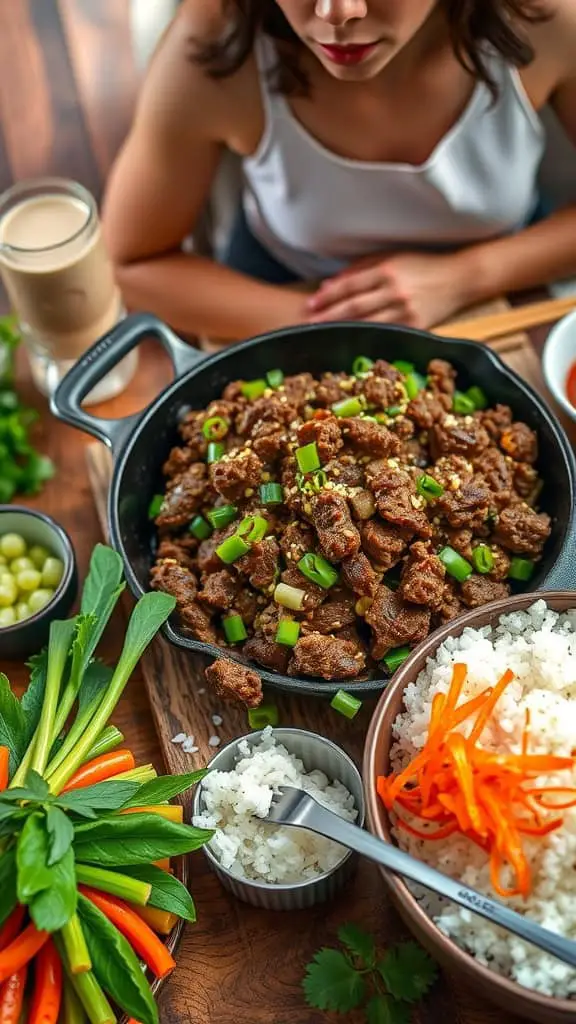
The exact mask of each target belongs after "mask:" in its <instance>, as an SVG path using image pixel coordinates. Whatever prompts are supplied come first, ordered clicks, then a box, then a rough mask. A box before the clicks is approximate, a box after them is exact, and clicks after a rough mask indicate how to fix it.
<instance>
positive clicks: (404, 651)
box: [382, 647, 411, 672]
mask: <svg viewBox="0 0 576 1024" xmlns="http://www.w3.org/2000/svg"><path fill="white" fill-rule="evenodd" d="M410 654H411V650H410V648H409V647H394V648H393V649H392V650H391V651H388V654H385V655H384V657H383V658H382V662H383V664H384V665H385V666H386V668H387V669H388V671H389V672H395V671H396V669H397V668H400V665H403V664H404V662H405V661H406V659H407V658H409V657H410Z"/></svg>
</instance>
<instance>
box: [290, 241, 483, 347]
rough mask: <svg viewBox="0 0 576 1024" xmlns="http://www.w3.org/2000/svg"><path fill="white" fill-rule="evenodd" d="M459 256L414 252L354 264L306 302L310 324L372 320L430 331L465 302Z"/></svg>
mask: <svg viewBox="0 0 576 1024" xmlns="http://www.w3.org/2000/svg"><path fill="white" fill-rule="evenodd" d="M462 257H463V254H461V253H451V254H448V255H445V254H441V255H437V254H432V255H431V254H429V253H421V252H413V253H399V254H397V255H392V256H387V257H385V258H382V257H379V258H375V257H374V256H372V257H366V258H365V259H363V260H358V261H357V262H355V263H354V264H353V265H352V266H351V267H349V268H348V269H347V270H345V271H343V273H341V274H338V275H337V276H336V277H333V278H329V279H328V280H326V281H324V282H323V283H322V284H321V285H320V287H319V288H318V290H317V291H316V292H315V293H314V295H312V296H311V297H310V298H309V299H308V302H307V310H308V322H310V323H320V322H322V321H326V320H375V321H378V322H379V323H397V324H405V325H407V326H409V327H419V328H421V329H426V328H428V327H434V326H436V325H437V324H440V323H442V322H443V321H445V320H447V319H448V318H450V317H451V316H453V315H454V314H455V313H457V312H459V310H461V309H462V308H463V307H464V306H466V305H468V304H469V297H468V294H467V288H466V277H467V273H466V265H465V260H464V259H463V258H462Z"/></svg>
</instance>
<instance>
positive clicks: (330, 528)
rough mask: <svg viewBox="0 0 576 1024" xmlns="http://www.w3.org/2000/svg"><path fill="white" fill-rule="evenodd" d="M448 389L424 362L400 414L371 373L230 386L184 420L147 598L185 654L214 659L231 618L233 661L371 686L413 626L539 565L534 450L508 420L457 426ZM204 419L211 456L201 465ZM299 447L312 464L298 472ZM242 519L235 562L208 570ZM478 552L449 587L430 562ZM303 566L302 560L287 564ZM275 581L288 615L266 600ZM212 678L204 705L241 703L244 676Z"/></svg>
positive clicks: (504, 588)
mask: <svg viewBox="0 0 576 1024" xmlns="http://www.w3.org/2000/svg"><path fill="white" fill-rule="evenodd" d="M422 369H424V368H422ZM455 389H456V371H455V370H454V368H453V367H452V366H451V365H450V364H449V363H447V362H445V361H444V360H441V359H434V360H432V361H431V362H430V364H429V366H428V367H427V384H426V386H425V388H423V389H421V390H420V391H419V392H418V393H417V394H416V395H414V394H413V393H412V397H411V398H410V399H409V398H408V395H407V389H406V380H405V376H404V374H403V372H402V371H400V370H398V368H397V367H395V366H392V365H391V364H390V363H388V362H386V361H385V360H383V359H380V360H377V361H376V362H375V363H374V364H373V366H372V367H371V368H369V369H368V371H367V372H365V373H364V372H362V373H360V374H359V375H357V376H355V375H351V374H347V373H325V374H323V375H322V377H321V379H319V380H316V379H315V378H314V377H313V376H312V375H311V374H310V373H301V374H298V375H297V376H293V377H286V378H285V379H284V382H283V383H282V384H281V385H280V386H279V387H277V388H275V389H274V388H267V389H266V390H265V391H264V393H263V394H262V393H261V394H260V395H259V397H257V398H255V399H250V398H248V397H247V396H246V395H245V394H244V393H243V382H242V381H234V382H232V383H231V384H229V385H227V387H226V388H225V390H224V393H223V396H222V398H219V399H216V400H215V401H213V402H211V403H210V404H209V405H208V406H207V408H206V409H204V410H192V411H191V412H189V413H187V414H186V416H185V417H184V418H183V420H182V422H181V423H180V426H179V428H178V430H179V434H180V438H181V442H180V444H178V445H176V446H175V447H173V448H172V450H171V451H170V452H169V455H168V457H167V459H166V462H165V464H164V467H163V468H164V474H165V477H166V488H165V495H164V500H163V504H162V508H161V510H160V514H159V515H158V517H157V519H156V526H157V528H158V544H157V550H156V561H155V565H154V567H153V569H152V573H151V584H152V586H153V587H154V588H155V589H159V590H165V591H166V592H168V593H171V594H173V595H174V596H175V598H176V601H177V614H178V615H179V617H180V621H181V623H182V625H183V626H184V627H185V628H186V629H187V630H188V631H189V632H190V633H192V635H194V636H195V637H196V638H197V639H199V640H201V641H203V642H204V641H208V642H210V643H215V644H219V645H220V646H223V647H224V646H226V638H225V634H224V630H223V625H222V619H223V617H224V616H225V615H226V614H229V613H233V614H235V615H239V616H240V617H241V618H242V620H243V622H244V626H245V628H246V633H247V639H246V640H245V641H244V643H243V644H238V645H236V647H235V650H237V651H238V652H239V653H242V654H243V655H244V656H245V657H246V658H249V659H252V660H253V661H254V662H256V663H258V664H259V665H262V666H264V667H265V668H267V669H269V670H271V671H274V672H279V673H282V674H285V673H289V674H292V675H304V676H308V675H309V676H314V677H317V678H321V679H326V680H336V679H342V680H348V681H350V680H353V679H355V678H357V677H358V676H359V675H360V674H361V673H362V672H364V671H365V670H366V666H367V665H368V667H369V668H370V670H371V671H372V670H373V671H377V672H379V673H380V672H382V668H381V667H380V666H374V662H379V661H381V659H382V658H383V657H384V656H385V654H386V653H387V652H388V651H390V650H391V649H393V648H396V647H403V646H414V645H415V644H417V643H418V642H419V641H420V640H422V639H423V638H424V637H425V636H426V634H427V633H428V631H429V629H430V627H431V625H433V626H435V625H437V624H439V623H440V622H445V621H448V620H449V619H451V618H453V617H454V616H456V615H459V614H461V613H462V612H463V611H465V610H466V608H471V607H477V606H478V605H481V604H484V603H485V602H487V601H490V600H493V599H494V598H496V597H500V596H504V595H505V594H507V593H508V591H509V583H508V582H507V581H508V576H509V570H510V560H511V557H512V556H514V555H519V556H522V557H524V558H530V559H534V560H537V559H539V558H540V557H541V555H542V551H543V548H544V544H545V542H546V540H547V538H548V537H549V535H550V531H551V522H550V518H549V516H547V515H546V514H545V513H542V512H539V510H538V508H537V502H538V500H539V496H540V491H541V487H542V483H541V480H540V477H539V473H538V468H537V457H538V441H537V437H536V435H535V434H534V432H533V431H532V430H531V429H530V427H529V426H527V425H526V424H524V423H521V422H518V421H515V420H514V417H513V414H512V411H511V410H510V409H509V408H508V406H504V405H497V406H495V407H494V408H490V409H485V410H481V411H478V412H476V413H474V414H472V415H465V416H462V415H459V414H457V413H456V412H454V409H453V404H454V394H455ZM337 403H349V404H350V403H351V404H352V406H351V409H348V410H347V409H346V405H345V404H344V406H343V407H342V406H341V405H340V404H338V405H337ZM343 411H344V412H347V413H348V415H344V416H343V415H339V413H341V412H343ZM355 411H356V412H357V414H356V415H354V414H352V415H350V414H349V413H350V412H352V413H354V412H355ZM213 418H217V419H218V420H219V424H218V433H221V434H223V436H222V437H219V438H218V441H220V443H221V444H222V449H221V450H220V452H218V453H217V455H216V458H215V461H212V462H211V464H210V465H207V457H208V439H207V437H206V436H205V427H206V421H207V420H209V419H213ZM207 432H208V433H209V432H210V431H207ZM302 447H309V452H308V454H309V455H310V454H311V453H312V455H313V458H312V464H311V466H310V468H308V469H307V467H306V466H305V465H301V463H300V459H299V457H298V449H299V448H302ZM218 455H219V456H220V457H218ZM213 456H214V451H213V450H212V451H211V454H210V458H213ZM426 477H429V478H432V484H431V486H432V490H430V481H428V482H426ZM223 506H233V507H232V508H231V509H230V510H229V514H230V516H231V519H230V521H229V522H226V524H225V525H224V526H222V527H219V528H217V529H216V530H215V531H214V532H213V533H212V535H211V536H209V537H207V538H205V539H203V540H199V539H197V537H196V536H195V535H194V527H192V533H191V532H190V528H191V524H192V523H193V521H194V519H195V517H197V516H198V515H201V516H202V517H203V519H204V520H205V521H206V525H205V526H204V527H201V528H200V529H201V531H202V532H201V535H202V533H204V532H205V531H206V530H207V529H210V526H209V525H208V523H209V520H210V516H209V513H211V512H213V511H215V510H217V509H222V507H223ZM243 520H246V521H247V522H245V523H244V524H243V530H242V534H241V539H242V540H243V541H244V544H247V546H248V550H246V548H245V547H243V545H242V544H240V546H239V547H238V545H236V546H237V550H236V551H233V553H232V555H230V556H229V555H228V554H222V552H221V545H222V544H223V543H225V542H227V541H229V540H230V539H231V538H234V537H235V534H236V532H237V530H238V527H239V525H240V523H241V522H242V521H243ZM247 538H249V539H247ZM237 540H238V538H236V541H237ZM479 544H483V545H487V546H488V547H489V548H490V550H491V552H492V557H493V560H494V565H493V567H492V569H491V570H490V572H488V573H486V574H485V575H479V574H478V573H477V572H474V573H473V575H472V576H470V577H469V579H468V580H467V581H466V582H465V583H463V584H460V583H458V582H457V581H456V580H454V579H453V578H452V577H451V576H449V575H447V571H446V569H445V566H444V563H443V562H442V560H441V559H440V558H439V557H438V555H439V552H440V551H441V550H442V548H444V547H446V546H449V547H451V548H454V550H455V551H457V552H458V553H459V554H460V555H461V556H462V557H463V558H465V559H466V560H467V561H468V562H470V564H471V565H473V564H474V549H475V548H476V547H477V546H478V545H479ZM233 548H234V544H233ZM229 550H230V549H229V548H226V547H225V548H224V551H225V552H226V551H228V552H229ZM306 555H311V556H316V559H317V561H314V559H312V560H310V559H307V560H305V562H304V563H302V559H303V558H304V556H306ZM325 562H328V563H329V565H328V566H327V567H326V566H325V565H324V564H323V563H325ZM299 563H302V565H300V564H299ZM307 573H308V574H310V573H311V576H312V578H310V575H307ZM316 573H319V575H316ZM326 573H327V575H326ZM280 582H281V583H283V584H285V585H286V586H288V587H289V588H292V591H291V597H290V600H291V602H292V603H294V607H292V608H285V607H280V605H279V604H278V603H277V601H276V600H275V597H276V596H278V595H277V592H276V588H277V585H278V583H280ZM295 592H296V593H295ZM279 593H280V592H279ZM289 593H290V592H289ZM298 594H300V597H299V596H298ZM302 594H303V598H302ZM287 617H288V618H291V619H294V620H295V622H296V623H298V624H299V626H300V633H299V637H298V639H297V642H296V645H295V647H294V648H291V647H289V646H287V645H283V644H279V643H277V642H276V636H277V631H278V626H279V622H280V620H281V619H285V618H287ZM216 664H217V665H219V664H220V663H219V662H217V663H216ZM221 664H222V665H223V666H224V667H223V668H218V669H216V671H215V677H218V685H219V686H220V687H221V688H222V692H224V691H226V692H228V689H230V687H231V686H232V687H233V688H234V689H235V690H236V689H238V687H239V688H240V689H241V690H242V692H248V693H252V690H251V689H250V687H251V686H252V682H251V683H250V684H247V683H246V679H245V678H244V676H243V675H242V673H243V672H244V671H245V670H243V669H241V667H240V666H239V665H238V664H236V663H235V662H222V663H221ZM246 671H247V670H246ZM235 682H237V683H238V686H236V685H235ZM254 686H256V684H254ZM254 692H255V693H257V692H258V691H257V687H256V689H255V690H254Z"/></svg>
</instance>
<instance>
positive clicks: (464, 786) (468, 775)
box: [446, 732, 488, 839]
mask: <svg viewBox="0 0 576 1024" xmlns="http://www.w3.org/2000/svg"><path fill="white" fill-rule="evenodd" d="M446 746H447V748H448V750H449V751H450V754H451V757H452V761H453V763H454V770H455V772H456V778H457V779H458V782H459V784H460V790H461V792H462V796H463V798H464V805H465V807H466V813H467V815H468V817H469V819H470V825H471V827H472V829H473V830H474V832H477V833H478V835H479V836H482V838H483V839H484V838H485V837H486V836H487V835H488V829H487V826H486V818H485V815H484V814H483V813H482V810H481V808H480V807H479V805H478V802H477V800H476V794H475V792H474V776H473V774H472V768H471V766H470V761H469V758H468V755H469V747H468V745H467V743H466V740H465V739H464V737H463V736H462V735H461V734H460V733H459V732H455V733H452V734H451V735H450V736H449V737H448V739H447V740H446Z"/></svg>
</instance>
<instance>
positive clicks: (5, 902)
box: [0, 848, 18, 926]
mask: <svg viewBox="0 0 576 1024" xmlns="http://www.w3.org/2000/svg"><path fill="white" fill-rule="evenodd" d="M17 902H18V895H17V892H16V851H15V850H14V848H12V849H11V850H6V851H5V852H4V853H3V854H2V856H1V857H0V926H1V925H3V924H4V921H5V920H6V918H7V917H9V916H10V914H11V913H12V911H13V910H14V907H15V906H16V904H17Z"/></svg>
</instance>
